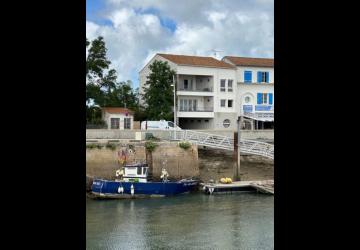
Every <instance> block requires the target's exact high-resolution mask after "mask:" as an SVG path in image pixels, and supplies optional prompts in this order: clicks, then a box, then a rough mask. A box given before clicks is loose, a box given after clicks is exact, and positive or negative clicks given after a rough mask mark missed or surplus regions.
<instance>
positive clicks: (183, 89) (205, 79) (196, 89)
mask: <svg viewBox="0 0 360 250" xmlns="http://www.w3.org/2000/svg"><path fill="white" fill-rule="evenodd" d="M177 82H178V84H177V95H186V96H214V89H213V86H214V83H213V77H212V76H197V75H178V78H177Z"/></svg>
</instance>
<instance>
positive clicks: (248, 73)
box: [244, 71, 252, 83]
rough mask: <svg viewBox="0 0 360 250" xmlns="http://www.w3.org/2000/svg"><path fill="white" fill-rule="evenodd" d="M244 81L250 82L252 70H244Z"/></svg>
mask: <svg viewBox="0 0 360 250" xmlns="http://www.w3.org/2000/svg"><path fill="white" fill-rule="evenodd" d="M244 82H245V83H252V71H245V72H244Z"/></svg>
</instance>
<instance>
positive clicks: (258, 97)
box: [257, 93, 262, 104]
mask: <svg viewBox="0 0 360 250" xmlns="http://www.w3.org/2000/svg"><path fill="white" fill-rule="evenodd" d="M257 104H262V93H257Z"/></svg>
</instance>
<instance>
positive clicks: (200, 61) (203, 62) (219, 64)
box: [158, 53, 234, 69]
mask: <svg viewBox="0 0 360 250" xmlns="http://www.w3.org/2000/svg"><path fill="white" fill-rule="evenodd" d="M158 55H159V56H162V57H164V58H165V59H168V60H169V61H172V62H173V63H176V64H179V65H191V66H200V67H201V66H204V67H215V68H229V69H233V68H234V66H233V65H231V64H229V63H226V62H223V61H219V60H217V59H215V58H213V57H205V56H184V55H171V54H160V53H158Z"/></svg>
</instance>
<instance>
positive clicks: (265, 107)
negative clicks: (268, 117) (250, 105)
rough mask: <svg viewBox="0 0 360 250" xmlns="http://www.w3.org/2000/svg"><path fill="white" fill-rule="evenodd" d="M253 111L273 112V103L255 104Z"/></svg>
mask: <svg viewBox="0 0 360 250" xmlns="http://www.w3.org/2000/svg"><path fill="white" fill-rule="evenodd" d="M255 111H269V112H274V106H273V105H255Z"/></svg>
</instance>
